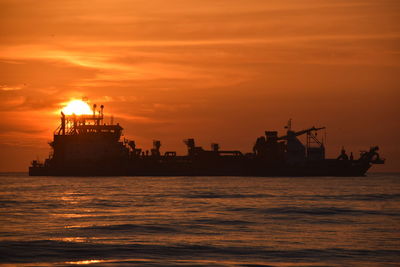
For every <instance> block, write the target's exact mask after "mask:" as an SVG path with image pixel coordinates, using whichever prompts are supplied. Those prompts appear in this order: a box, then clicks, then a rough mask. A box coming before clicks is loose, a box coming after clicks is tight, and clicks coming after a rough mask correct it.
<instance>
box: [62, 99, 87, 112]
mask: <svg viewBox="0 0 400 267" xmlns="http://www.w3.org/2000/svg"><path fill="white" fill-rule="evenodd" d="M62 112H64V114H65V115H72V114H75V115H83V114H92V113H93V111H92V109H91V108H90V106H89V105H88V104H87V103H86V102H85V101H82V100H72V101H70V102H69V103H68V104H67V106H65V107H64V108H63V109H62Z"/></svg>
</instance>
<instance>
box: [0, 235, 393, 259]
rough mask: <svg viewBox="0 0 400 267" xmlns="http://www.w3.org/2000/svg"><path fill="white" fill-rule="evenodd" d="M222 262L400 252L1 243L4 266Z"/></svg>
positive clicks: (387, 255) (377, 256)
mask: <svg viewBox="0 0 400 267" xmlns="http://www.w3.org/2000/svg"><path fill="white" fill-rule="evenodd" d="M135 257H138V258H139V257H140V258H141V259H149V260H151V259H158V260H160V259H166V260H172V259H179V260H182V259H188V260H196V259H204V257H207V258H208V259H214V260H215V259H223V258H226V257H229V258H230V259H232V260H233V261H235V260H239V259H241V260H243V259H249V258H251V259H259V260H264V261H274V262H279V261H283V262H310V261H313V262H318V261H320V260H322V259H323V260H324V261H325V262H338V261H340V262H343V261H344V262H345V261H349V262H364V263H367V262H369V263H371V262H385V263H391V262H392V263H395V262H399V261H400V250H385V249H381V250H361V249H358V250H357V249H339V248H327V249H297V250H295V249H293V250H278V249H263V248H260V247H230V246H211V245H198V244H171V245H150V244H101V243H83V242H79V243H78V242H61V241H51V240H36V241H2V242H0V261H1V262H3V263H28V262H60V261H70V260H71V259H74V260H76V261H79V260H85V259H102V260H107V259H114V260H115V259H120V260H123V259H129V258H135Z"/></svg>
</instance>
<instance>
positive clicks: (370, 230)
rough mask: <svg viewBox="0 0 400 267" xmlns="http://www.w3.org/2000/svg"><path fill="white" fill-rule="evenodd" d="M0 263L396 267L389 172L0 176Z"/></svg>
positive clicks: (398, 214)
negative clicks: (342, 174) (296, 175)
mask: <svg viewBox="0 0 400 267" xmlns="http://www.w3.org/2000/svg"><path fill="white" fill-rule="evenodd" d="M0 265H2V266H76V265H91V266H248V267H256V266H257V267H260V266H314V267H315V266H400V174H399V173H369V174H368V175H367V176H366V177H299V178H290V177H268V178H264V177H29V176H28V175H27V174H24V173H2V174H0Z"/></svg>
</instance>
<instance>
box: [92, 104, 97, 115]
mask: <svg viewBox="0 0 400 267" xmlns="http://www.w3.org/2000/svg"><path fill="white" fill-rule="evenodd" d="M96 108H97V105H96V104H93V117H96Z"/></svg>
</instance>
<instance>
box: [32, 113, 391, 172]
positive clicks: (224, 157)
mask: <svg viewBox="0 0 400 267" xmlns="http://www.w3.org/2000/svg"><path fill="white" fill-rule="evenodd" d="M103 112H104V106H103V105H101V106H100V109H97V106H96V105H93V114H90V115H75V114H72V115H65V114H64V113H63V112H61V117H60V125H59V126H58V128H57V129H56V130H55V131H54V134H53V141H51V142H49V144H50V146H51V152H50V155H49V157H48V158H47V159H45V160H44V161H39V160H33V161H32V163H31V166H30V167H29V175H31V176H264V177H275V176H276V177H282V176H285V177H296V176H364V175H365V174H366V173H367V171H368V170H369V169H370V168H371V166H372V165H373V164H384V162H385V160H384V159H382V158H381V157H380V155H379V154H378V150H379V148H378V146H372V147H371V148H370V149H369V150H366V151H361V152H360V156H359V158H357V159H355V158H354V156H353V153H351V154H350V156H349V155H347V153H346V150H345V149H344V148H342V150H341V152H340V154H339V156H338V157H337V158H331V159H329V158H326V157H325V144H324V140H319V138H317V134H318V132H319V131H321V130H323V129H325V127H310V128H308V129H304V130H300V131H294V130H293V129H292V125H291V124H292V123H291V120H289V122H288V124H287V126H286V127H285V128H286V133H285V134H284V135H278V131H265V134H264V135H263V136H260V137H258V138H256V140H255V142H253V147H252V152H249V153H242V152H241V151H239V150H222V149H221V148H220V146H219V144H217V143H213V144H211V149H210V150H207V149H204V148H203V147H201V146H197V144H196V142H195V139H194V138H188V139H185V140H184V143H185V145H186V147H187V154H186V155H177V153H176V152H175V151H165V152H163V153H162V152H161V149H160V148H161V142H160V141H159V140H154V141H153V148H152V149H150V151H149V150H146V151H145V150H142V149H141V148H138V147H137V146H136V143H135V141H134V140H128V139H126V138H123V137H122V132H123V128H122V126H121V125H119V123H114V122H113V120H111V122H109V123H106V122H105V120H104V114H103ZM301 136H305V139H306V141H305V144H304V143H303V142H301V140H300V139H299V138H300V137H301ZM250 147H251V146H250ZM250 150H251V149H250Z"/></svg>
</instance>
